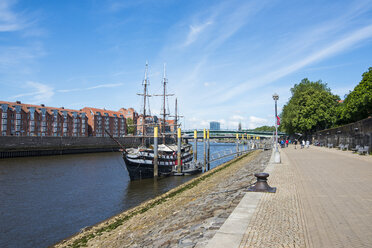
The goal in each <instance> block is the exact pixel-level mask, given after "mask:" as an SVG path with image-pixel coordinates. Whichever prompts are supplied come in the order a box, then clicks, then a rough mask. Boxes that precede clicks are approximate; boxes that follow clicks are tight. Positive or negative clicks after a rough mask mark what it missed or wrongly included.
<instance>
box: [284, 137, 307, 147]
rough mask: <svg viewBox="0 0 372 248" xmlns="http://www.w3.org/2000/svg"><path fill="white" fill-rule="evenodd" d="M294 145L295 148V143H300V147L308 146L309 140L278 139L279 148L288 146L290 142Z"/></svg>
mask: <svg viewBox="0 0 372 248" xmlns="http://www.w3.org/2000/svg"><path fill="white" fill-rule="evenodd" d="M292 143H293V145H294V147H295V149H297V144H299V145H300V147H301V149H303V148H305V147H306V148H309V146H310V141H309V140H306V141H305V139H302V140H298V139H294V140H291V139H281V140H279V144H280V147H281V148H285V147H288V145H290V144H292Z"/></svg>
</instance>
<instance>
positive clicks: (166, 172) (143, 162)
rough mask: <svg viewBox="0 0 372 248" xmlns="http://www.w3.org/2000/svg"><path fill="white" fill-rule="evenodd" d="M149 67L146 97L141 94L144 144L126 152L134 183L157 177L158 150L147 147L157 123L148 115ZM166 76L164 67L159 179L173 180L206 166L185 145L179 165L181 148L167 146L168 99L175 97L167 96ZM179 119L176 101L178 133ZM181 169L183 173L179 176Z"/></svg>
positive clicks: (190, 146) (144, 87) (199, 170)
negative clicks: (155, 153) (195, 158)
mask: <svg viewBox="0 0 372 248" xmlns="http://www.w3.org/2000/svg"><path fill="white" fill-rule="evenodd" d="M147 76H148V64H147V63H146V68H145V77H144V80H143V83H142V85H143V94H138V95H140V96H143V119H142V123H141V125H140V126H141V130H142V144H141V145H140V146H139V147H138V148H129V149H123V159H124V162H125V165H126V167H127V170H128V173H129V177H130V179H131V180H139V179H145V178H152V177H154V149H153V147H152V146H151V145H150V146H146V143H145V138H146V134H147V128H148V127H153V126H155V125H156V123H153V122H152V121H146V120H147V119H152V116H151V115H146V103H147V100H148V99H147V98H148V97H150V95H149V93H148V86H149V81H148V77H147ZM166 84H167V79H166V74H165V66H164V77H163V94H162V95H158V96H162V97H163V112H162V117H163V118H162V120H161V122H162V125H161V129H162V132H161V133H162V138H163V139H162V140H163V144H161V145H158V175H159V176H170V175H189V174H195V173H198V172H201V171H202V165H201V164H200V163H197V162H195V161H193V152H192V145H190V144H181V163H180V165H178V164H177V150H178V148H177V145H176V144H166V143H165V141H166V137H165V136H166V128H165V127H166V117H167V115H168V114H167V113H166V106H165V105H166V97H167V96H170V95H171V94H167V93H166ZM178 117H179V116H178V115H177V100H176V114H175V121H174V122H175V123H174V129H176V127H178V126H179V125H178V124H177V122H178ZM178 166H181V173H177V169H178Z"/></svg>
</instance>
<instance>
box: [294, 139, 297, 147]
mask: <svg viewBox="0 0 372 248" xmlns="http://www.w3.org/2000/svg"><path fill="white" fill-rule="evenodd" d="M294 145H295V149H297V139H295V140H294Z"/></svg>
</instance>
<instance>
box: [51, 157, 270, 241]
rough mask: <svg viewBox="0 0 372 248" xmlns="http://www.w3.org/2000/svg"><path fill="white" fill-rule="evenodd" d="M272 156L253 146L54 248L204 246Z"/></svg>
mask: <svg viewBox="0 0 372 248" xmlns="http://www.w3.org/2000/svg"><path fill="white" fill-rule="evenodd" d="M269 158H270V152H269V151H264V152H261V151H255V152H252V153H250V154H248V155H246V156H243V157H241V158H238V159H234V160H232V161H230V162H228V163H226V164H223V165H221V166H219V167H217V168H215V169H213V170H211V171H209V172H207V173H205V174H203V175H201V176H199V177H197V178H195V179H193V180H190V181H189V182H187V183H185V184H183V185H181V186H178V187H177V188H175V189H173V190H171V191H169V192H167V193H166V194H163V195H161V196H159V197H157V198H155V199H152V200H150V201H147V202H145V203H143V204H141V205H140V206H137V207H135V208H133V209H131V210H129V211H125V212H123V213H121V214H119V215H117V216H115V217H113V218H111V219H109V220H106V221H104V222H102V223H100V224H98V225H96V226H94V227H91V228H86V229H85V230H84V231H83V232H82V233H80V234H77V235H75V236H73V237H71V238H70V239H68V240H64V241H62V242H61V243H59V244H57V245H55V247H81V246H84V245H87V246H89V247H175V246H176V247H177V246H178V247H203V246H204V245H205V244H206V243H207V241H208V240H209V239H211V238H212V237H213V235H214V234H215V232H216V231H217V230H218V229H219V227H220V226H221V225H222V224H223V223H224V221H225V219H226V218H227V217H228V216H229V215H230V213H231V212H232V211H233V209H234V208H235V207H236V205H237V204H238V203H239V201H240V200H241V198H242V197H243V194H242V193H243V192H244V190H245V189H246V187H247V186H248V185H249V184H251V183H253V182H254V176H253V174H254V173H256V172H259V171H262V170H263V169H264V168H265V166H266V164H267V162H268V160H269ZM191 189H192V190H191Z"/></svg>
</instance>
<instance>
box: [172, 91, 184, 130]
mask: <svg viewBox="0 0 372 248" xmlns="http://www.w3.org/2000/svg"><path fill="white" fill-rule="evenodd" d="M174 106H175V110H174V115H172V116H170V117H174V132H175V133H176V132H177V127H178V119H179V118H182V117H183V116H182V115H178V108H177V98H176V102H175V105H174Z"/></svg>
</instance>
